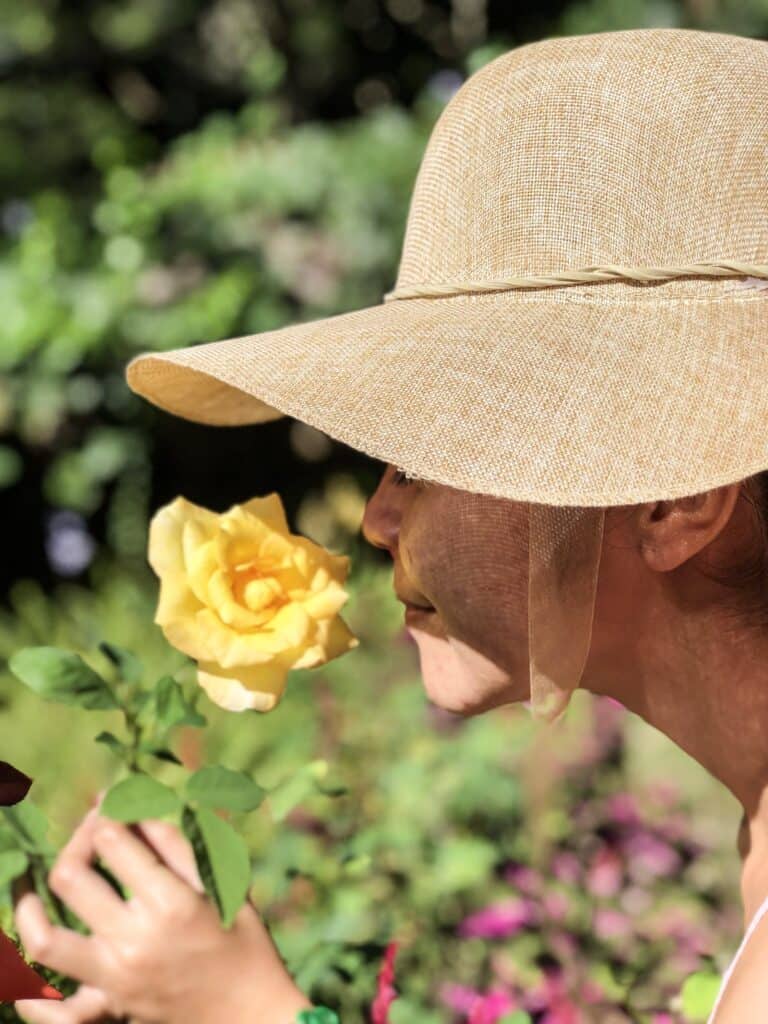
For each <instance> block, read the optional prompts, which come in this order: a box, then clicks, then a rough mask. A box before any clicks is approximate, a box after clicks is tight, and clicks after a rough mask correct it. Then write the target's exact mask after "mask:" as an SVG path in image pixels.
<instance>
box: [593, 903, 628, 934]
mask: <svg viewBox="0 0 768 1024" xmlns="http://www.w3.org/2000/svg"><path fill="white" fill-rule="evenodd" d="M592 927H593V928H594V931H595V935H597V937H598V938H599V939H621V938H624V937H625V936H627V935H631V934H632V932H633V931H634V927H633V924H632V921H631V920H630V919H629V917H627V915H626V914H622V913H621V911H619V910H611V908H610V907H599V908H598V909H597V910H596V911H595V915H594V917H593V919H592Z"/></svg>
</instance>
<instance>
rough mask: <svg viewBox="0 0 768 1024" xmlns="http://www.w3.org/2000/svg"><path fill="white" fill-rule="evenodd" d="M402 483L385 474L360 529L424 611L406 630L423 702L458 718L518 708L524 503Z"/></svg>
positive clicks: (522, 695)
mask: <svg viewBox="0 0 768 1024" xmlns="http://www.w3.org/2000/svg"><path fill="white" fill-rule="evenodd" d="M401 476H402V475H398V474H397V472H396V470H395V467H394V466H392V465H388V466H387V468H386V469H385V471H384V473H383V475H382V477H381V480H380V482H379V485H378V487H377V489H376V491H375V492H374V494H373V495H372V497H371V498H370V500H369V501H368V503H367V505H366V509H365V515H364V518H363V527H362V528H363V535H364V536H365V538H366V540H368V542H369V543H371V544H373V545H374V546H376V547H380V548H384V549H385V550H388V551H389V552H390V554H391V555H392V559H393V561H394V587H395V591H396V593H397V596H398V597H399V598H400V600H402V601H404V602H410V603H411V604H415V605H419V606H424V607H425V608H426V610H425V611H423V612H419V613H408V612H407V613H406V615H407V620H406V625H407V627H408V629H409V631H410V632H411V635H412V636H413V639H414V641H415V643H416V645H417V648H418V652H419V661H420V667H421V675H422V680H423V683H424V688H425V690H426V693H427V696H428V697H429V698H430V700H431V701H432V702H433V703H434V704H436V705H438V706H439V707H442V708H445V709H446V710H449V711H453V712H456V713H459V714H463V715H474V714H479V713H480V712H482V711H486V710H489V709H490V708H493V707H497V706H499V705H500V704H508V703H510V702H514V701H523V700H527V699H528V698H529V694H530V691H529V680H528V637H527V600H528V512H527V505H526V504H524V503H519V502H515V501H511V500H509V499H505V498H495V497H492V496H489V495H484V494H474V493H471V492H468V491H463V490H458V489H456V488H453V487H448V486H445V485H442V484H432V483H427V482H425V481H421V480H411V479H407V478H405V479H403V478H401ZM409 620H410V621H409Z"/></svg>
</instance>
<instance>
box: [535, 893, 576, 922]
mask: <svg viewBox="0 0 768 1024" xmlns="http://www.w3.org/2000/svg"><path fill="white" fill-rule="evenodd" d="M541 905H542V907H543V908H544V912H545V914H546V915H547V917H548V918H550V919H551V920H552V921H562V920H564V919H565V918H566V917H567V916H568V911H569V910H570V909H571V901H570V900H569V899H568V897H567V896H566V895H565V893H562V892H558V891H557V890H556V889H553V890H552V891H551V892H545V893H544V895H543V896H542V898H541Z"/></svg>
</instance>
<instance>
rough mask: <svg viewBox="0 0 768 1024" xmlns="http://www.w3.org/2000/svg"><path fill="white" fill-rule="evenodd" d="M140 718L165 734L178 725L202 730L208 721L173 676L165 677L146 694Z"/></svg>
mask: <svg viewBox="0 0 768 1024" xmlns="http://www.w3.org/2000/svg"><path fill="white" fill-rule="evenodd" d="M139 718H140V719H141V720H142V721H145V722H149V721H151V722H154V723H155V724H156V725H157V726H158V727H159V728H160V730H161V731H162V732H163V733H166V732H169V731H170V730H171V729H173V728H174V727H175V726H177V725H192V726H195V727H197V728H202V726H204V725H205V724H206V723H207V721H208V719H207V718H206V717H205V715H201V714H200V712H199V711H197V710H196V709H195V706H194V704H192V703H191V702H190V701H189V700H187V697H186V695H185V694H184V691H183V690H182V688H181V686H180V684H179V683H177V682H176V680H175V679H174V678H173V676H163V677H162V678H161V679H158V681H157V682H156V683H155V685H154V686H153V687H152V689H151V690H150V691H149V692H148V693H147V694H146V696H145V697H144V700H143V702H142V705H141V709H140V711H139Z"/></svg>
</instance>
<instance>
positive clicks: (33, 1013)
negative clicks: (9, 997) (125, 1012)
mask: <svg viewBox="0 0 768 1024" xmlns="http://www.w3.org/2000/svg"><path fill="white" fill-rule="evenodd" d="M13 1006H14V1009H15V1010H16V1012H17V1013H18V1014H19V1016H20V1017H21V1018H22V1020H24V1021H27V1022H28V1024H100V1022H102V1021H107V1020H108V1019H109V1006H108V1005H107V997H106V995H105V994H104V993H103V992H102V991H101V989H99V988H92V987H91V986H90V985H81V986H80V988H79V989H78V990H77V992H75V993H74V995H71V996H70V997H69V998H68V999H64V1000H62V1001H61V1002H59V1001H58V1000H52V999H17V1000H16V1002H15V1003H14V1004H13Z"/></svg>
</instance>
